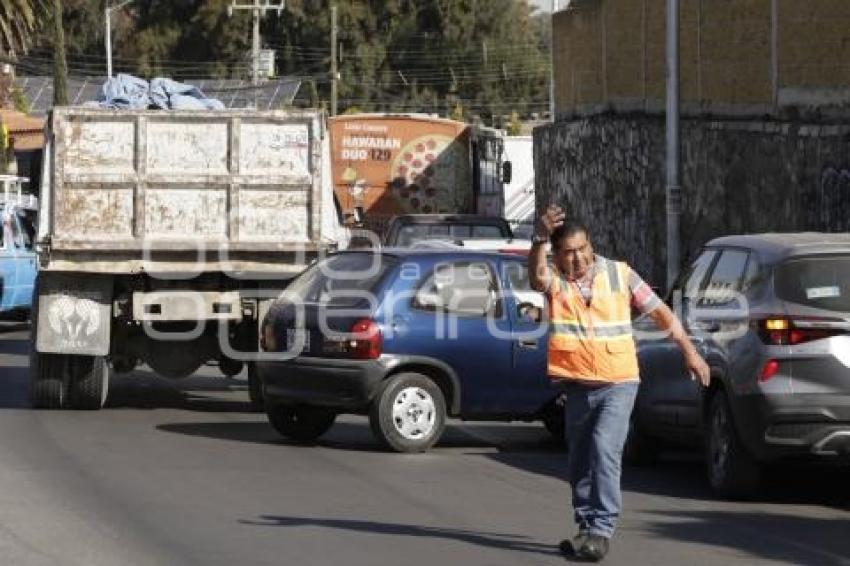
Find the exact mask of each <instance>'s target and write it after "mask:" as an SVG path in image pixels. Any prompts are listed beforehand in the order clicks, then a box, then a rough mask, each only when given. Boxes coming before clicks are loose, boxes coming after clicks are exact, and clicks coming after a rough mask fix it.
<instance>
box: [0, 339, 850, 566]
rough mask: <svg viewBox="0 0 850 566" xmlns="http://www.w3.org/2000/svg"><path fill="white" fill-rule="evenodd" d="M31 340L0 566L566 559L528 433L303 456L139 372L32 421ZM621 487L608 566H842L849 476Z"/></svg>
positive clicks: (4, 362) (220, 408) (1, 528)
mask: <svg viewBox="0 0 850 566" xmlns="http://www.w3.org/2000/svg"><path fill="white" fill-rule="evenodd" d="M27 341H28V334H27V332H26V330H25V329H21V328H14V327H13V328H11V329H10V328H6V330H5V331H2V330H0V453H2V458H0V564H4V565H5V564H9V565H15V566H17V565H23V566H29V565H54V564H62V565H70V564H80V565H82V564H85V565H87V566H92V565H110V566H111V565H136V564H155V565H165V564H198V565H219V564H221V565H225V564H227V565H231V564H240V565H243V564H244V565H251V564H274V565H278V566H279V565H298V566H307V565H334V566H354V565H363V566H376V565H392V566H397V565H403V566H418V565H422V566H435V565H436V566H442V565H456V564H469V565H475V566H477V565H511V566H514V565H516V564H563V563H564V562H565V560H564V559H563V558H562V557H560V556H559V555H558V553H557V550H556V544H557V542H558V541H559V540H560V539H561V538H564V537H565V536H568V535H571V534H572V526H571V525H570V521H569V517H570V514H569V508H568V497H569V488H568V486H567V484H566V482H565V481H564V469H565V464H566V461H565V454H564V453H563V450H562V449H561V448H559V447H558V446H557V445H555V444H554V443H552V442H551V441H550V440H549V439H548V437H547V435H546V433H545V432H544V431H543V429H542V427H541V426H539V425H526V424H458V423H455V424H453V425H452V426H451V427H450V429H449V432H448V434H447V436H446V437H445V439H444V440H443V442H441V444H440V445H438V447H437V448H436V449H435V450H433V451H432V452H430V453H428V454H423V455H398V454H390V453H385V452H381V451H380V450H379V449H378V447H377V445H376V443H375V442H374V441H373V439H372V437H371V435H370V433H369V429H368V425H367V423H366V422H365V420H364V419H361V418H356V417H350V418H343V419H341V421H340V422H339V423H338V424H337V425H336V426H335V427H334V428H333V429H332V430H331V432H330V433H329V434H328V435H327V436H326V437H325V438H324V439H323V440H322V441H321V442H320V443H319V444H318V445H316V446H298V445H293V444H289V443H287V442H285V441H283V440H281V439H279V438H278V437H277V436H276V434H275V433H274V432H273V431H272V430H271V428H270V427H269V426H268V425H267V424H266V422H265V419H264V417H263V416H262V415H258V414H252V413H250V412H248V405H247V402H246V399H247V393H246V391H245V385H244V381H238V380H225V379H224V378H221V377H217V376H216V374H215V371H214V368H211V369H209V370H207V371H204V372H201V374H200V375H199V376H196V377H193V378H190V379H188V380H184V381H182V382H177V383H175V382H170V381H168V380H165V379H160V378H158V377H156V376H154V375H152V374H150V373H149V372H144V371H138V372H135V373H134V374H133V375H132V376H129V377H124V378H120V379H118V380H116V382H115V383H114V384H113V387H112V389H111V392H110V400H109V404H108V407H107V408H106V409H104V410H102V411H99V412H71V411H33V410H30V409H29V408H28V405H27V400H26V379H27V369H26V366H27V356H26V352H27V345H28V342H27ZM623 487H624V500H625V512H624V515H623V518H622V521H621V526H620V530H619V532H618V533H617V535H616V537H615V539H614V543H613V547H612V552H611V554H610V555H609V558H608V559H607V560H606V562H605V563H606V564H612V565H617V564H628V565H643V564H647V565H650V564H652V565H655V564H659V565H666V564H670V565H681V564H687V565H688V566H700V565H714V564H717V565H721V564H722V565H737V564H741V565H745V564H746V565H752V564H817V565H828V564H842V565H850V470H846V469H845V470H840V471H836V470H820V469H813V468H795V469H783V470H777V471H774V472H772V473H771V475H770V481H769V482H768V485H767V487H766V488H765V489H764V490H763V492H762V493H761V494H759V496H758V497H757V498H756V499H755V500H753V501H750V502H746V503H731V502H721V501H717V500H716V499H715V498H714V497H713V496H712V495H711V493H710V492H709V491H708V489H707V488H706V485H705V481H704V479H703V475H702V467H701V464H700V462H699V459H698V458H697V457H696V455H691V454H687V453H681V454H672V455H670V456H669V457H668V458H666V459H665V462H664V463H663V464H662V465H659V466H657V467H655V468H652V469H627V470H626V472H625V475H624V479H623Z"/></svg>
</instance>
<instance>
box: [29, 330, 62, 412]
mask: <svg viewBox="0 0 850 566" xmlns="http://www.w3.org/2000/svg"><path fill="white" fill-rule="evenodd" d="M65 362H66V360H65V356H63V355H61V354H42V353H39V352H37V351H36V350H35V344H33V346H32V351H31V352H30V403H31V404H32V407H33V408H34V409H62V408H64V407H65V404H66V403H67V400H68V388H67V385H66V384H67V381H66V380H65V373H66V368H67V365H66V363H65Z"/></svg>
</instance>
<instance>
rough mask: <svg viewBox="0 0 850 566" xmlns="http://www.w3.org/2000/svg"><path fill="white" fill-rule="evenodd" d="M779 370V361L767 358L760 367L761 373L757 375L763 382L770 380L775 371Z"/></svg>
mask: <svg viewBox="0 0 850 566" xmlns="http://www.w3.org/2000/svg"><path fill="white" fill-rule="evenodd" d="M778 371H779V362H777V361H776V360H767V362H765V364H764V367H762V368H761V375H759V381H760V382H762V383H765V382H766V381H770V378H772V377H773V376H774V375H776V372H778Z"/></svg>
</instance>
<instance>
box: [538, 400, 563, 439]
mask: <svg viewBox="0 0 850 566" xmlns="http://www.w3.org/2000/svg"><path fill="white" fill-rule="evenodd" d="M541 417H542V418H541V420H542V421H543V426H544V427H545V428H546V430H547V431H548V432H549V434H551V435H552V438H554V439H555V440H557V441H558V442H559V443H563V442H565V441H566V438H567V433H566V426H567V423H566V422H565V421H564V419H565V414H564V407H563V405H561V404H559V403H557V402H556V401H553V402H552V403H550V404H549V405H548V406H547V407H546V408H545V409H544V410H543V414H542V416H541Z"/></svg>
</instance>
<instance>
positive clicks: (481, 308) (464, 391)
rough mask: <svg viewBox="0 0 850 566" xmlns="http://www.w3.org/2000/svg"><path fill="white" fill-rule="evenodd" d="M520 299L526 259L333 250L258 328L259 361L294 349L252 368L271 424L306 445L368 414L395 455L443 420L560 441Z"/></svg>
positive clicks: (540, 353)
mask: <svg viewBox="0 0 850 566" xmlns="http://www.w3.org/2000/svg"><path fill="white" fill-rule="evenodd" d="M356 293H360V296H355V294H356ZM530 293H531V294H533V293H534V292H533V291H531V290H530V286H529V283H528V277H527V269H526V258H524V257H521V256H517V255H513V254H497V253H488V252H467V251H462V250H451V251H443V250H413V249H384V250H381V251H347V252H342V253H339V254H336V255H333V256H330V257H328V258H326V259H325V260H323V261H321V262H319V263H317V264H315V265H313V266H312V267H311V268H309V269H308V270H306V271H305V272H304V273H302V274H301V275H300V276H299V277H298V278H297V279H295V280H294V281H293V282H292V283H291V285H290V286H289V288H288V292H287V297H286V298H285V299H283V300H280V301H278V302H277V303H276V304H274V305H273V306H272V308H271V309H270V311H269V314H268V316H267V317H266V319H265V322H264V324H263V332H262V339H261V344H262V347H263V349H264V350H265V351H266V352H267V353H268V352H282V351H284V350H290V351H297V352H298V355H297V356H295V357H293V358H292V359H289V360H277V361H273V360H261V361H259V362H258V363H257V370H258V376H259V383H260V384H261V385H262V391H263V395H264V402H265V408H266V412H267V414H268V418H269V421H270V422H271V424H272V425H273V426H274V428H275V429H277V431H278V432H280V433H281V434H282V435H284V436H287V437H289V438H292V439H297V440H302V441H304V440H313V439H316V438H318V437H319V436H321V435H322V434H324V433H325V432H326V431H327V430H328V429H329V428H330V427H331V426H332V425H333V423H334V419H335V418H336V415H337V414H339V413H357V414H368V415H369V418H370V423H371V426H372V430H373V432H374V434H375V436H376V437H377V438H378V439H379V440H380V441H381V442H382V443H384V444H385V445H387V446H389V447H390V448H392V449H393V450H396V451H400V452H416V451H424V450H427V449H428V448H429V447H431V446H432V445H433V444H434V443H435V442H437V440H438V439H439V438H440V435H441V434H442V432H443V428H444V426H445V422H446V418H447V417H459V418H461V419H464V420H524V421H532V420H537V419H542V420H544V423H545V424H546V425H547V428H548V429H549V430H550V431H551V432H553V434H555V435H560V434H562V431H563V413H562V411H561V409H560V408H559V406H558V404H557V403H556V402H555V399H556V396H557V393H558V392H557V390H556V389H555V388H554V387H553V386H552V385H551V384H550V383H549V380H548V379H547V377H546V328H545V327H543V326H541V325H540V324H539V323H538V322H537V321H535V320H533V317H529V316H527V314H526V313H527V311H528V309H529V307H530V306H531V305H530V301H529V300H528V295H529V294H530ZM363 295H370V296H373V297H374V299H373V300H372V301H371V304H370V300H369V299H368V298H367V297H365V296H363ZM538 297H539V294H538Z"/></svg>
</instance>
